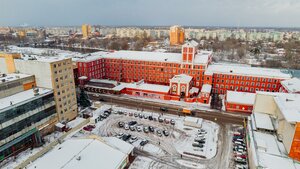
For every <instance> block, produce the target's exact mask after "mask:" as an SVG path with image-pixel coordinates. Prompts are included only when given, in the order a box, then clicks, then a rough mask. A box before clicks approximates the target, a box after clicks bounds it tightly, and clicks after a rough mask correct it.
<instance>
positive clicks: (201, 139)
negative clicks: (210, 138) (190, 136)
mask: <svg viewBox="0 0 300 169" xmlns="http://www.w3.org/2000/svg"><path fill="white" fill-rule="evenodd" d="M194 141H205V138H201V137H196V138H195V139H194Z"/></svg>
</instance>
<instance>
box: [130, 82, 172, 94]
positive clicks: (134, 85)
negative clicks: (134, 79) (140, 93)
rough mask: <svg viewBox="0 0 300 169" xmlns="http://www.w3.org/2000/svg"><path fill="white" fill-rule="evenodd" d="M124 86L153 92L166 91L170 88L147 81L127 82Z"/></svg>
mask: <svg viewBox="0 0 300 169" xmlns="http://www.w3.org/2000/svg"><path fill="white" fill-rule="evenodd" d="M125 88H130V89H137V90H146V91H153V92H162V93H168V92H169V90H170V86H164V85H157V84H148V83H140V84H137V83H129V84H128V85H126V87H125Z"/></svg>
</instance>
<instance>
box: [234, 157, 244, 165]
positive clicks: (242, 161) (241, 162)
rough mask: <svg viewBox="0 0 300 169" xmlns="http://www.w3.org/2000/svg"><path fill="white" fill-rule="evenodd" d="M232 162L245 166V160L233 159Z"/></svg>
mask: <svg viewBox="0 0 300 169" xmlns="http://www.w3.org/2000/svg"><path fill="white" fill-rule="evenodd" d="M234 161H235V162H236V163H238V164H247V160H245V159H242V158H239V159H237V158H236V159H234Z"/></svg>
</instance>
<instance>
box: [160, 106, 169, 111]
mask: <svg viewBox="0 0 300 169" xmlns="http://www.w3.org/2000/svg"><path fill="white" fill-rule="evenodd" d="M160 110H161V111H164V112H167V111H168V108H166V107H161V108H160Z"/></svg>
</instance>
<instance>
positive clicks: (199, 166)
mask: <svg viewBox="0 0 300 169" xmlns="http://www.w3.org/2000/svg"><path fill="white" fill-rule="evenodd" d="M176 162H177V163H179V164H181V165H183V166H186V167H189V168H195V169H204V168H206V166H205V165H202V164H199V163H194V162H190V161H186V160H176Z"/></svg>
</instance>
